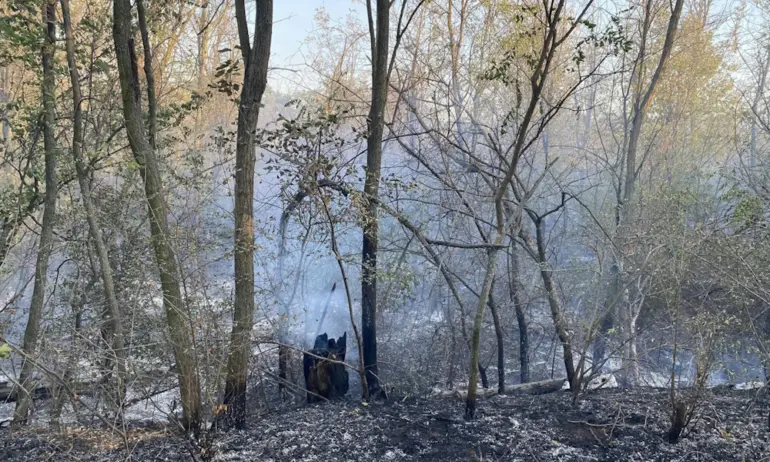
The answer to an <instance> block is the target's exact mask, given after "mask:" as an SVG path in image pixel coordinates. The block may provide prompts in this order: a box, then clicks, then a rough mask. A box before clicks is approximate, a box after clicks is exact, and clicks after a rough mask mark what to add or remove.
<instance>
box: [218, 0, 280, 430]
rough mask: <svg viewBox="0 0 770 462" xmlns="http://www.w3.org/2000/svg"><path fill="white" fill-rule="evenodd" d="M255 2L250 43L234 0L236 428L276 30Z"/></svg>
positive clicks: (231, 410)
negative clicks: (259, 146)
mask: <svg viewBox="0 0 770 462" xmlns="http://www.w3.org/2000/svg"><path fill="white" fill-rule="evenodd" d="M256 6H257V9H256V16H255V30H254V42H253V43H251V42H250V40H249V28H248V21H247V19H246V6H245V3H244V0H237V1H236V2H235V8H236V21H237V23H238V37H239V39H240V44H241V53H242V54H243V60H244V63H245V73H244V77H243V87H242V89H241V98H240V103H239V105H238V129H237V130H238V131H237V137H238V141H237V146H236V152H235V211H234V212H235V249H234V252H235V311H234V314H233V328H232V332H231V334H230V350H229V352H228V357H227V379H226V381H225V396H224V400H223V404H224V405H225V406H226V408H225V409H226V411H227V412H226V414H225V415H226V416H227V417H228V419H229V420H230V423H232V424H234V425H235V426H236V427H237V428H243V427H245V425H246V378H247V376H248V371H249V357H250V356H251V328H252V324H253V322H254V321H253V319H254V164H255V161H256V155H255V152H254V148H255V147H254V144H255V133H254V132H255V130H256V129H257V122H258V120H259V109H260V106H261V104H262V95H263V94H264V92H265V88H267V65H268V61H269V59H270V42H271V40H272V33H273V1H272V0H257V5H256Z"/></svg>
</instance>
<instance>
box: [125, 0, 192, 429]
mask: <svg viewBox="0 0 770 462" xmlns="http://www.w3.org/2000/svg"><path fill="white" fill-rule="evenodd" d="M113 7H114V10H113V21H114V22H113V31H112V32H113V39H114V41H115V57H116V59H117V63H118V72H119V75H120V89H121V95H122V99H123V116H124V119H125V125H126V133H127V135H128V141H129V144H130V146H131V151H132V152H133V154H134V159H135V160H136V163H137V164H138V166H139V173H140V174H141V176H142V179H143V180H144V190H145V196H146V198H147V207H148V213H149V218H150V237H151V241H152V246H153V249H154V252H155V259H156V262H157V265H158V270H159V272H160V282H161V288H162V291H163V306H164V309H165V312H166V322H167V324H168V331H169V336H170V340H171V344H172V347H173V349H174V357H175V359H176V365H177V375H178V378H179V388H180V395H181V400H182V410H183V416H182V422H181V424H182V426H183V427H184V428H185V429H186V430H192V431H194V432H196V433H197V432H198V431H199V430H200V423H201V418H202V409H201V392H200V382H199V378H198V374H197V370H196V363H197V361H196V353H195V345H194V343H193V341H192V338H191V335H190V334H191V332H192V329H193V326H192V324H191V321H190V320H189V319H188V317H187V315H186V314H185V313H184V312H183V307H184V305H183V302H182V292H181V288H180V285H179V284H180V282H179V268H178V266H177V262H176V257H175V255H174V251H173V249H172V247H171V243H170V242H169V230H168V205H167V204H166V201H165V198H164V196H163V185H162V182H161V177H160V167H159V165H158V160H157V158H156V155H155V150H154V149H153V147H152V144H151V143H150V141H149V139H148V137H147V134H146V133H145V128H144V118H143V114H142V107H141V101H142V95H141V90H140V83H139V72H138V69H137V59H136V49H135V46H134V36H133V31H132V28H131V3H130V0H115V1H114V3H113ZM151 71H152V69H151V68H150V72H151ZM148 104H149V105H150V106H153V105H155V104H156V102H155V101H154V100H150V101H149V103H148Z"/></svg>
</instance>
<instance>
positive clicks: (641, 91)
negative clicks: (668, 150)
mask: <svg viewBox="0 0 770 462" xmlns="http://www.w3.org/2000/svg"><path fill="white" fill-rule="evenodd" d="M683 5H684V0H676V3H675V4H674V5H673V10H672V11H671V16H670V17H669V20H668V27H667V29H666V37H665V39H664V42H663V49H662V51H661V54H660V57H659V58H658V64H657V66H656V68H655V71H654V72H653V75H652V77H651V79H650V82H649V83H648V84H647V86H646V88H645V87H644V85H643V82H644V78H645V75H644V61H645V59H646V50H647V37H648V35H649V31H650V28H651V27H652V16H653V14H654V12H653V11H652V10H653V8H652V0H647V1H646V2H645V8H644V19H643V25H642V34H641V44H640V48H639V56H638V58H637V63H636V67H635V69H634V75H635V77H636V85H635V86H636V89H635V90H634V91H635V94H634V101H633V109H632V110H633V117H632V120H631V127H630V130H629V132H628V145H627V147H626V152H625V154H626V165H625V169H626V171H625V188H623V185H621V187H620V189H621V190H622V191H619V192H618V194H619V196H618V210H617V212H616V229H615V234H616V240H617V241H621V240H622V236H623V235H624V231H623V229H622V228H621V227H627V225H628V223H629V220H630V218H631V216H632V205H633V198H634V191H635V190H636V180H637V177H638V175H639V168H640V166H639V165H638V162H637V158H636V157H637V152H638V146H639V138H640V136H641V133H642V128H643V124H644V118H645V115H646V114H647V108H648V106H649V104H650V101H651V100H652V97H653V95H654V94H655V88H656V87H657V85H658V82H659V81H660V77H661V75H662V74H663V71H664V69H665V67H666V64H667V62H668V58H669V56H670V55H671V50H672V48H673V45H674V38H675V36H676V31H677V28H678V25H679V18H680V16H681V14H682V7H683ZM621 194H622V197H621ZM616 258H617V259H618V260H621V259H622V258H623V257H622V255H621V256H619V257H616ZM622 266H623V263H622V261H616V262H614V263H613V273H612V278H613V279H612V281H611V282H610V287H609V288H608V294H609V295H608V296H607V298H606V300H607V301H608V302H611V303H612V302H614V303H617V302H618V301H619V300H620V298H619V294H618V291H619V290H623V288H622V287H621V286H622V284H621V281H622V280H623V272H622ZM626 308H627V307H625V306H609V307H607V311H608V312H607V313H606V314H605V318H604V319H603V321H602V335H600V336H599V341H598V342H597V346H596V347H595V349H594V352H593V356H594V358H593V359H594V363H599V364H600V363H602V362H603V361H604V355H605V353H606V346H605V344H604V343H603V342H605V341H606V340H605V339H604V337H606V335H607V333H608V332H609V331H610V330H611V329H612V327H613V324H614V322H615V321H616V320H617V318H621V317H622V316H615V315H614V313H613V311H614V312H619V311H621V310H623V309H626Z"/></svg>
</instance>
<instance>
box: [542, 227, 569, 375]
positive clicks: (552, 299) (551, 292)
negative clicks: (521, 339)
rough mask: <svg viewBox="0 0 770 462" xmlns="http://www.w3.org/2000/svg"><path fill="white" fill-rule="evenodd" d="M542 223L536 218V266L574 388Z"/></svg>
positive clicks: (564, 323) (562, 320)
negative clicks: (538, 268)
mask: <svg viewBox="0 0 770 462" xmlns="http://www.w3.org/2000/svg"><path fill="white" fill-rule="evenodd" d="M543 225H544V223H543V220H542V219H541V218H538V219H537V220H536V221H535V229H536V233H537V237H536V240H537V256H538V260H539V261H538V266H540V276H541V278H542V279H543V286H544V287H545V293H546V296H547V298H548V305H549V307H550V309H551V319H552V320H553V326H554V328H555V329H556V335H557V336H558V337H559V341H560V342H561V346H562V350H563V353H564V367H565V369H566V372H567V381H568V382H569V386H570V389H573V390H574V389H575V387H577V386H578V385H579V384H578V383H576V379H577V377H576V376H575V361H574V359H573V357H572V339H571V336H570V334H569V331H568V330H567V320H566V319H564V310H563V309H562V306H561V302H560V301H559V297H558V295H557V294H556V287H555V285H554V283H553V272H552V270H551V268H550V266H549V265H548V258H547V256H546V253H545V246H546V244H545V233H544V231H543Z"/></svg>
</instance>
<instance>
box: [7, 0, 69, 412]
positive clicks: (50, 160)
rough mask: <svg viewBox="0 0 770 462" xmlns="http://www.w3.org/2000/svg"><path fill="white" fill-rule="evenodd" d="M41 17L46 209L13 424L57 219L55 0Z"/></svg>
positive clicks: (22, 402)
mask: <svg viewBox="0 0 770 462" xmlns="http://www.w3.org/2000/svg"><path fill="white" fill-rule="evenodd" d="M42 21H43V24H44V27H45V29H46V33H45V36H44V39H43V47H42V52H41V54H42V61H43V83H42V100H43V107H44V117H43V145H44V151H45V209H44V210H43V223H42V227H41V230H40V243H39V248H38V252H37V261H36V263H35V285H34V288H33V290H32V300H31V301H30V304H29V318H28V320H27V327H26V328H25V330H24V341H23V344H22V349H23V350H24V354H25V356H24V359H23V361H22V365H21V371H20V373H19V380H18V381H19V387H18V388H19V389H18V395H17V400H16V409H15V411H14V415H13V422H12V424H13V426H15V427H16V426H20V425H26V424H27V419H28V417H29V407H30V396H29V393H28V390H29V389H30V388H34V386H33V384H32V383H31V382H30V375H31V373H32V368H33V363H34V358H35V355H36V350H37V342H38V337H39V334H40V323H41V319H42V317H43V305H44V302H45V289H46V282H47V274H46V273H47V272H48V259H49V257H50V256H51V250H52V248H53V228H54V224H55V222H56V196H57V195H58V191H57V183H56V138H55V136H56V135H55V133H54V127H55V125H56V114H55V112H56V97H55V95H54V91H55V88H56V77H55V75H54V50H55V46H56V1H55V0H46V1H45V3H43V6H42Z"/></svg>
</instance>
